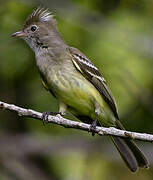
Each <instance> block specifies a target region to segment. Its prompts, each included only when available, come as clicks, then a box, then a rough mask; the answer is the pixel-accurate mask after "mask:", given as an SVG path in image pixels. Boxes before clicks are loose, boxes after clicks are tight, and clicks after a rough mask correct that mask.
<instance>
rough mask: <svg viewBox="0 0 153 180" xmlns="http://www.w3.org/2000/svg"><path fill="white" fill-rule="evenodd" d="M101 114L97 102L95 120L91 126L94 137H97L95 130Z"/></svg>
mask: <svg viewBox="0 0 153 180" xmlns="http://www.w3.org/2000/svg"><path fill="white" fill-rule="evenodd" d="M99 113H100V108H99V105H98V103H97V102H96V101H95V119H94V120H93V121H92V123H91V126H90V131H91V132H92V136H94V135H95V132H94V131H95V129H96V126H97V123H98V115H99Z"/></svg>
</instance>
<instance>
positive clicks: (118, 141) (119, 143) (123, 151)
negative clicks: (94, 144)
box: [111, 136, 138, 172]
mask: <svg viewBox="0 0 153 180" xmlns="http://www.w3.org/2000/svg"><path fill="white" fill-rule="evenodd" d="M111 137H112V140H113V143H114V145H115V146H116V148H117V150H118V151H119V153H120V155H121V157H122V159H123V160H124V162H125V163H126V165H127V166H128V167H129V169H130V170H131V171H132V172H136V170H137V169H138V164H137V161H136V159H135V157H134V155H133V153H132V151H131V150H130V148H129V147H128V145H127V144H126V143H125V141H124V139H122V138H120V137H115V136H111Z"/></svg>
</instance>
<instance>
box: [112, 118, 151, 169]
mask: <svg viewBox="0 0 153 180" xmlns="http://www.w3.org/2000/svg"><path fill="white" fill-rule="evenodd" d="M116 125H117V128H119V129H124V127H123V125H122V124H121V122H120V121H119V120H116ZM117 138H118V137H117ZM113 139H114V137H113ZM115 139H116V137H115ZM120 139H121V138H120ZM122 141H123V142H124V144H126V145H127V147H128V149H129V150H130V151H131V152H132V154H133V155H134V157H135V159H136V161H137V164H138V167H141V168H149V162H148V160H147V158H146V157H145V155H144V154H143V153H142V151H141V150H140V149H139V148H138V146H137V145H136V144H135V143H134V142H133V141H132V140H130V139H123V138H122ZM119 146H120V145H119ZM119 148H120V147H119ZM117 149H118V148H117Z"/></svg>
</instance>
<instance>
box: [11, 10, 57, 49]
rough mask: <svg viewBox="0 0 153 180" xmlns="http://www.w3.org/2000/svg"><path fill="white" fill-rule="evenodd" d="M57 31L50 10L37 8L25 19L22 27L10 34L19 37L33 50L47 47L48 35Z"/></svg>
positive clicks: (51, 35) (52, 34) (50, 35)
mask: <svg viewBox="0 0 153 180" xmlns="http://www.w3.org/2000/svg"><path fill="white" fill-rule="evenodd" d="M56 33H57V27H56V20H55V19H54V17H53V15H52V13H51V12H49V11H48V10H47V9H44V8H37V9H36V10H34V11H33V12H32V14H31V15H30V16H29V17H28V18H27V19H26V21H25V23H24V26H23V29H22V30H21V31H18V32H15V33H13V34H12V37H20V38H22V39H24V40H25V41H26V42H27V44H28V45H29V46H30V47H31V48H32V49H33V50H34V51H35V50H36V49H38V48H40V47H44V48H47V46H48V45H49V39H50V37H53V36H55V34H56Z"/></svg>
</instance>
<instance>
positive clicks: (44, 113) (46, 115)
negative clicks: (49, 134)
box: [42, 112, 62, 126]
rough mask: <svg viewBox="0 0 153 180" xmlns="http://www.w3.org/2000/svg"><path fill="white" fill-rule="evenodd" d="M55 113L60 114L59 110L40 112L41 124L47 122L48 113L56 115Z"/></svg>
mask: <svg viewBox="0 0 153 180" xmlns="http://www.w3.org/2000/svg"><path fill="white" fill-rule="evenodd" d="M57 114H60V115H62V114H61V113H60V112H43V113H42V121H43V125H44V126H45V124H47V123H48V116H49V115H52V116H55V115H57Z"/></svg>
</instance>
